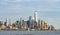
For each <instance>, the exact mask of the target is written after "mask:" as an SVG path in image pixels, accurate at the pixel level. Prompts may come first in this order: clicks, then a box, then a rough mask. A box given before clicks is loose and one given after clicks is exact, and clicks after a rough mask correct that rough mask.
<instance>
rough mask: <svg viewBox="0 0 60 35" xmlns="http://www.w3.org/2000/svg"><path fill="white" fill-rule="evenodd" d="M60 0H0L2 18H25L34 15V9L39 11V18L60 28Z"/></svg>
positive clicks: (0, 15)
mask: <svg viewBox="0 0 60 35" xmlns="http://www.w3.org/2000/svg"><path fill="white" fill-rule="evenodd" d="M59 2H60V0H0V20H2V21H5V20H6V18H12V20H13V21H16V20H19V18H20V16H22V18H23V19H24V20H27V19H28V16H31V15H33V13H34V10H37V12H38V19H43V20H44V21H46V22H47V23H48V24H50V25H53V26H54V27H56V28H60V16H59V15H60V10H59V9H60V5H59Z"/></svg>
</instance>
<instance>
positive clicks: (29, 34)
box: [0, 31, 60, 35]
mask: <svg viewBox="0 0 60 35" xmlns="http://www.w3.org/2000/svg"><path fill="white" fill-rule="evenodd" d="M0 35H60V31H0Z"/></svg>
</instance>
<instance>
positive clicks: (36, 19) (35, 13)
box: [34, 11, 38, 22]
mask: <svg viewBox="0 0 60 35" xmlns="http://www.w3.org/2000/svg"><path fill="white" fill-rule="evenodd" d="M34 20H35V22H38V18H37V12H36V11H35V12H34Z"/></svg>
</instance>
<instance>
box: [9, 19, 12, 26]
mask: <svg viewBox="0 0 60 35" xmlns="http://www.w3.org/2000/svg"><path fill="white" fill-rule="evenodd" d="M11 25H12V20H11V18H10V19H9V26H11Z"/></svg>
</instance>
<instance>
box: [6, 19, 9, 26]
mask: <svg viewBox="0 0 60 35" xmlns="http://www.w3.org/2000/svg"><path fill="white" fill-rule="evenodd" d="M8 25H9V21H8V19H7V18H6V26H8Z"/></svg>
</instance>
